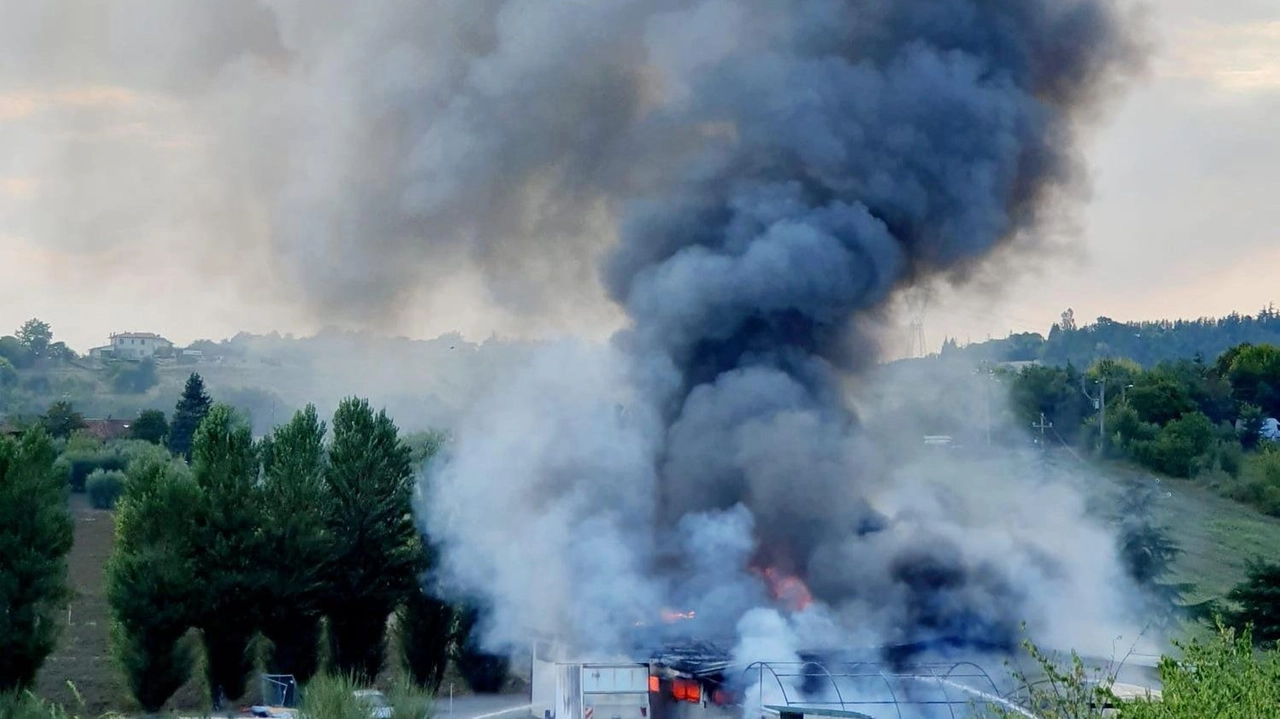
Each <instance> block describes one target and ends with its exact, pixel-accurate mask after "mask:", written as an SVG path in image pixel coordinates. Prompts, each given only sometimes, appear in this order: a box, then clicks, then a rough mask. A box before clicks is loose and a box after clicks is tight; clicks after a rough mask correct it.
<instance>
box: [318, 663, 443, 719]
mask: <svg viewBox="0 0 1280 719" xmlns="http://www.w3.org/2000/svg"><path fill="white" fill-rule="evenodd" d="M368 688H369V687H367V686H363V685H360V684H357V683H356V682H355V681H353V680H352V679H351V678H350V677H348V676H343V675H335V674H317V675H316V676H315V677H313V678H312V679H311V681H310V682H307V685H306V686H304V687H303V688H302V692H301V697H302V702H301V706H300V707H299V714H300V715H301V716H302V717H304V718H305V719H369V717H370V708H369V707H368V706H367V705H365V704H362V703H361V702H360V701H359V700H358V699H356V697H355V692H356V691H357V690H359V689H368ZM386 697H387V703H388V704H389V705H390V706H391V712H392V716H393V717H394V718H395V719H431V718H432V717H433V716H434V715H435V714H434V703H433V701H432V696H431V694H430V693H429V692H426V691H423V690H422V689H420V688H418V687H416V686H414V684H413V683H412V682H410V681H408V680H407V679H403V678H402V679H397V680H396V683H395V685H394V686H392V688H391V690H390V691H388V692H387V694H386Z"/></svg>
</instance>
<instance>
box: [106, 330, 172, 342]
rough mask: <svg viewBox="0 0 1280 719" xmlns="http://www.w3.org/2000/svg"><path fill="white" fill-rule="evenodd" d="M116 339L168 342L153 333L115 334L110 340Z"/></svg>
mask: <svg viewBox="0 0 1280 719" xmlns="http://www.w3.org/2000/svg"><path fill="white" fill-rule="evenodd" d="M117 337H123V338H125V339H127V340H128V339H134V340H164V341H165V342H168V341H169V340H165V339H164V338H163V337H161V336H160V335H158V334H156V333H155V332H115V333H113V334H112V335H111V338H112V339H115V338H117Z"/></svg>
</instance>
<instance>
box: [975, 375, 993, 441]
mask: <svg viewBox="0 0 1280 719" xmlns="http://www.w3.org/2000/svg"><path fill="white" fill-rule="evenodd" d="M978 371H979V372H981V373H982V423H983V427H984V429H985V432H986V436H987V446H988V447H990V446H991V383H992V382H994V381H996V378H995V372H994V371H992V369H991V367H990V365H988V364H987V363H986V362H983V363H982V369H980V370H978Z"/></svg>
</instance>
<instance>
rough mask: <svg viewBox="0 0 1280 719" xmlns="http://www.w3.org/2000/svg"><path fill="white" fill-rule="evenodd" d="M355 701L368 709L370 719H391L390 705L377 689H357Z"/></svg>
mask: <svg viewBox="0 0 1280 719" xmlns="http://www.w3.org/2000/svg"><path fill="white" fill-rule="evenodd" d="M355 696H356V701H358V702H360V703H361V704H363V705H365V706H367V707H369V716H370V717H372V719H391V715H392V713H393V712H392V710H391V704H390V703H388V702H387V698H386V697H385V696H383V694H382V692H380V691H378V690H377V689H359V690H357V691H356V692H355Z"/></svg>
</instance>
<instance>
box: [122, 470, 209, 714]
mask: <svg viewBox="0 0 1280 719" xmlns="http://www.w3.org/2000/svg"><path fill="white" fill-rule="evenodd" d="M200 503H201V495H200V489H199V487H197V486H196V484H195V482H194V481H192V479H191V477H190V475H189V473H188V471H187V469H186V467H185V465H183V464H181V463H180V462H174V461H173V460H171V459H170V458H169V457H168V455H167V454H165V453H162V452H156V453H154V454H151V455H148V456H144V457H140V458H138V459H136V460H134V462H133V463H132V464H131V465H130V467H129V471H128V473H127V476H126V480H125V491H124V495H123V496H122V497H121V498H120V501H119V502H118V503H117V505H116V541H115V547H114V548H113V551H112V554H111V559H110V560H109V561H108V562H107V573H106V574H107V601H108V603H109V604H110V607H111V618H112V632H111V647H112V654H113V656H114V657H115V660H116V663H117V664H119V666H120V668H121V670H122V671H123V673H124V678H125V683H126V685H127V686H128V688H129V692H130V693H131V694H132V695H133V697H134V699H135V700H137V702H138V704H139V705H140V706H141V707H142V709H143V710H144V711H147V712H150V713H155V712H158V711H160V709H161V707H163V706H164V704H165V702H166V701H168V700H169V697H171V696H173V693H174V692H176V691H177V690H178V688H179V687H181V686H182V685H183V684H184V683H186V681H187V679H188V677H189V676H190V675H191V669H192V664H193V657H194V651H193V650H194V647H193V646H192V645H191V642H190V641H188V640H187V639H185V638H184V635H185V634H186V633H187V631H188V630H189V629H190V627H192V626H193V624H194V623H195V621H196V619H197V617H198V613H199V610H200V608H201V607H200V595H201V594H202V593H203V591H204V590H203V588H202V587H199V586H198V585H197V580H196V571H195V554H196V550H195V545H194V544H193V540H194V537H195V534H196V511H197V508H198V506H199V504H200Z"/></svg>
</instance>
